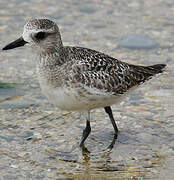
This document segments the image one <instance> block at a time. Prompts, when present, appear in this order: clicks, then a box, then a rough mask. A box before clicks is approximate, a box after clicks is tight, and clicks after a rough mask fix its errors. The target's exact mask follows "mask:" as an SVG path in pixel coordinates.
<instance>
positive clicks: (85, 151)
mask: <svg viewBox="0 0 174 180" xmlns="http://www.w3.org/2000/svg"><path fill="white" fill-rule="evenodd" d="M117 137H118V135H117V134H114V137H113V139H112V142H111V144H110V145H109V146H108V147H107V148H106V149H105V150H103V152H110V151H111V150H112V149H113V147H114V145H115V142H116V140H117ZM81 149H82V156H83V158H84V160H85V162H89V160H90V156H89V154H90V153H91V152H90V151H89V150H88V149H87V147H85V145H83V146H82V147H81Z"/></svg>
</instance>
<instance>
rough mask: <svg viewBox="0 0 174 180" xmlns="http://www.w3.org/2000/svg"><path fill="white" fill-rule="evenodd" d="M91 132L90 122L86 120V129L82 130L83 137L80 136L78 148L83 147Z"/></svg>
mask: <svg viewBox="0 0 174 180" xmlns="http://www.w3.org/2000/svg"><path fill="white" fill-rule="evenodd" d="M90 132H91V126H90V121H89V120H86V128H85V129H84V130H83V136H82V139H81V141H80V147H82V146H83V144H84V142H85V140H86V138H87V137H88V136H89V134H90Z"/></svg>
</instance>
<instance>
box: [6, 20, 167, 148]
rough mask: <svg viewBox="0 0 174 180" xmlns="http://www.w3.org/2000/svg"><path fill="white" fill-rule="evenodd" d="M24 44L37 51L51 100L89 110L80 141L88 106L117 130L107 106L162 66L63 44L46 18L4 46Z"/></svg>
mask: <svg viewBox="0 0 174 180" xmlns="http://www.w3.org/2000/svg"><path fill="white" fill-rule="evenodd" d="M21 41H22V42H21ZM16 42H17V44H15V43H16ZM20 42H21V44H20ZM24 44H28V45H29V46H31V47H32V48H33V49H34V50H35V51H36V53H37V58H36V61H37V73H38V77H39V82H40V85H41V89H42V91H43V93H44V94H45V95H46V96H47V97H48V99H49V100H50V102H51V103H53V104H54V105H55V106H57V107H59V108H60V109H63V110H73V111H85V112H88V117H87V126H86V129H85V131H84V132H83V138H82V141H81V145H82V144H83V143H84V141H85V139H86V138H87V136H88V135H89V133H90V124H89V112H90V110H91V109H94V108H100V107H104V108H105V111H106V113H108V115H109V117H110V119H111V122H112V124H113V127H114V130H115V133H117V132H118V129H117V127H116V124H115V121H114V118H113V115H112V110H111V108H110V106H111V105H113V104H115V103H117V102H120V100H122V97H124V94H125V93H126V92H128V90H130V89H132V88H133V87H136V86H138V85H140V84H141V83H143V82H144V81H146V80H148V79H150V78H151V77H152V76H154V75H155V74H158V73H161V72H162V69H163V68H164V67H165V65H164V64H157V65H153V66H147V67H145V66H137V65H131V64H128V63H125V62H122V61H119V60H117V59H115V58H113V57H110V56H108V55H106V54H104V53H101V52H97V51H95V50H91V49H88V48H83V47H70V46H63V43H62V40H61V35H60V33H59V28H58V26H57V25H56V24H55V23H54V22H52V21H50V20H48V19H33V20H30V21H29V22H27V24H26V25H25V26H24V31H23V34H22V39H21V38H20V39H19V40H17V41H15V42H13V43H11V44H9V45H7V46H6V47H5V48H4V49H3V50H7V49H10V48H15V47H18V46H21V45H24Z"/></svg>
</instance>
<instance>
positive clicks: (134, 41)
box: [118, 34, 159, 50]
mask: <svg viewBox="0 0 174 180" xmlns="http://www.w3.org/2000/svg"><path fill="white" fill-rule="evenodd" d="M158 45H159V44H158V43H157V42H155V41H154V40H152V39H151V38H150V37H149V36H147V35H141V34H128V35H126V36H123V37H122V39H121V41H120V42H119V44H118V46H119V47H124V48H129V49H146V50H148V49H152V48H156V47H157V46H158Z"/></svg>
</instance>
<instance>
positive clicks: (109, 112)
mask: <svg viewBox="0 0 174 180" xmlns="http://www.w3.org/2000/svg"><path fill="white" fill-rule="evenodd" d="M104 109H105V112H106V113H107V114H108V115H109V118H110V120H111V123H112V125H113V127H114V130H115V134H116V135H117V134H118V128H117V125H116V123H115V120H114V117H113V114H112V109H111V107H110V106H106V107H104Z"/></svg>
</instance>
